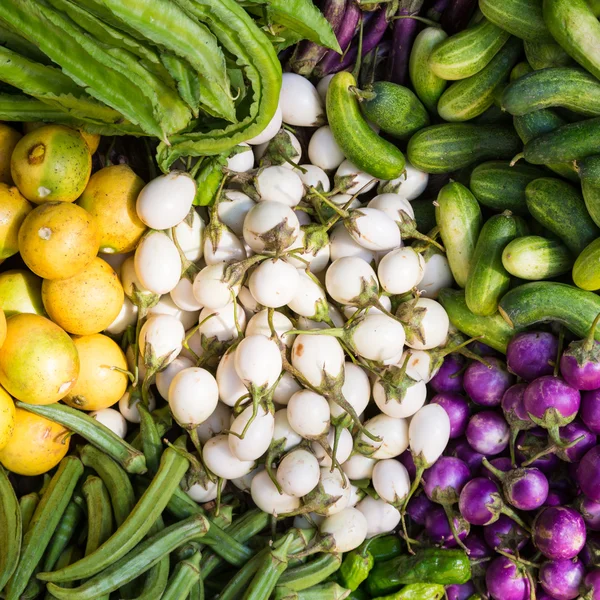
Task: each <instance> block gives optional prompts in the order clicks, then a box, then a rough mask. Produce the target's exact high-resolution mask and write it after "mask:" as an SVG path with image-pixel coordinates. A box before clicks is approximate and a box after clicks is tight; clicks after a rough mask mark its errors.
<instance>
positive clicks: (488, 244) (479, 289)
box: [465, 211, 518, 317]
mask: <svg viewBox="0 0 600 600" xmlns="http://www.w3.org/2000/svg"><path fill="white" fill-rule="evenodd" d="M517 235H518V230H517V222H516V219H515V217H514V216H513V215H512V214H511V212H510V211H506V212H504V213H502V214H501V215H494V216H493V217H491V218H490V219H488V220H487V221H486V223H485V224H484V226H483V227H482V228H481V233H480V234H479V238H478V239H477V245H476V246H475V252H474V253H473V259H472V261H471V268H470V269H469V277H468V278H467V285H466V287H465V301H466V303H467V306H468V307H469V310H470V311H471V312H472V313H473V314H475V315H477V316H480V317H489V316H491V315H493V314H494V313H495V312H496V311H497V310H498V302H499V300H500V298H501V297H502V296H503V295H504V293H505V292H506V291H507V290H508V286H509V284H510V275H509V273H508V271H506V269H505V268H504V266H503V265H502V252H503V251H504V248H505V247H506V245H507V244H508V243H509V242H511V241H512V240H514V239H515V238H516V237H517Z"/></svg>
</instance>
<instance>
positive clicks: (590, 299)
mask: <svg viewBox="0 0 600 600" xmlns="http://www.w3.org/2000/svg"><path fill="white" fill-rule="evenodd" d="M499 311H500V314H502V316H503V317H504V319H505V320H506V322H507V323H508V324H509V325H512V326H513V327H514V328H515V329H522V328H525V327H531V326H532V325H536V324H537V323H548V322H553V321H556V322H558V323H561V324H563V325H564V326H565V327H566V328H567V329H569V330H570V331H572V332H573V333H574V334H575V335H576V336H578V337H585V336H586V334H587V333H588V331H589V329H590V327H591V325H592V323H593V322H594V319H595V318H596V317H597V316H598V314H599V313H600V296H598V295H597V294H594V293H593V292H587V291H585V290H580V289H579V288H576V287H575V286H573V285H567V284H566V283H556V282H554V281H534V282H531V283H526V284H524V285H520V286H519V287H516V288H514V289H512V290H510V291H509V292H508V293H507V294H506V295H505V296H504V298H502V300H501V301H500V307H499ZM595 338H596V339H597V340H598V341H600V326H599V327H597V328H596V331H595Z"/></svg>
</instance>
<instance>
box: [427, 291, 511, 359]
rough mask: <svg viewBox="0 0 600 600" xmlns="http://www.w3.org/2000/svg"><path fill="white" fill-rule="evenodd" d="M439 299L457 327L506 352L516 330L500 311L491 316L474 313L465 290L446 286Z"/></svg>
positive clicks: (495, 348) (470, 335)
mask: <svg viewBox="0 0 600 600" xmlns="http://www.w3.org/2000/svg"><path fill="white" fill-rule="evenodd" d="M437 299H438V302H439V303H440V304H441V305H442V306H443V307H444V309H445V311H446V312H447V313H448V318H449V319H450V322H451V323H452V325H454V327H456V329H458V330H459V331H462V332H463V333H464V334H465V335H468V336H469V337H479V338H480V340H481V341H482V342H483V343H484V344H487V345H488V346H491V347H492V348H494V350H498V352H502V353H503V354H506V347H507V345H508V342H510V340H511V339H512V337H513V335H515V333H516V332H515V330H514V329H513V328H512V327H510V326H509V325H508V324H507V323H506V321H505V320H504V319H503V318H502V317H501V316H500V314H499V313H495V314H494V315H492V316H491V317H478V316H477V315H475V314H473V313H472V312H471V311H470V310H469V308H468V307H467V303H466V302H465V293H464V291H463V290H451V289H449V288H444V289H442V290H440V292H439V294H438V298H437Z"/></svg>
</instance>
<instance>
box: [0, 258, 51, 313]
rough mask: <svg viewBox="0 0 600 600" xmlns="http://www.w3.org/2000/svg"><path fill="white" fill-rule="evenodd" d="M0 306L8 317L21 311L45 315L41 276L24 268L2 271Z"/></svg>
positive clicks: (0, 277)
mask: <svg viewBox="0 0 600 600" xmlns="http://www.w3.org/2000/svg"><path fill="white" fill-rule="evenodd" d="M0 308H2V310H3V311H4V314H5V315H6V317H7V318H8V317H12V315H18V314H21V313H33V314H36V315H45V314H46V311H45V310H44V303H43V302H42V280H41V278H40V277H38V276H37V275H34V274H33V273H32V272H31V271H26V270H24V269H12V270H10V271H4V273H0Z"/></svg>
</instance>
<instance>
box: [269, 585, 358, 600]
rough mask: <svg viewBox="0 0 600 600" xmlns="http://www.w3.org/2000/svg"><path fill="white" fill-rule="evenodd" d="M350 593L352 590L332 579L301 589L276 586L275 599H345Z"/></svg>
mask: <svg viewBox="0 0 600 600" xmlns="http://www.w3.org/2000/svg"><path fill="white" fill-rule="evenodd" d="M350 593H351V591H350V590H348V589H346V588H344V587H342V586H341V585H339V584H337V583H336V582H335V581H330V582H329V583H322V584H320V585H315V586H314V587H311V588H308V589H306V590H299V591H295V590H290V589H289V588H285V587H276V588H275V593H274V595H273V600H344V598H347V597H348V596H349V595H350Z"/></svg>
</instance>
